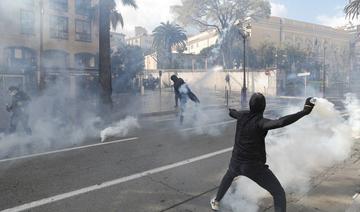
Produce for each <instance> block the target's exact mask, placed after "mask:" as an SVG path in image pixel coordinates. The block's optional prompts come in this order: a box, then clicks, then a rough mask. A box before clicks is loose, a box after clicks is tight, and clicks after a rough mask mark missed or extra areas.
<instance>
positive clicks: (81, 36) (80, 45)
mask: <svg viewBox="0 0 360 212" xmlns="http://www.w3.org/2000/svg"><path fill="white" fill-rule="evenodd" d="M96 3H97V0H2V1H0V27H1V29H2V30H1V31H0V64H1V66H0V71H1V72H8V73H12V72H14V73H15V72H28V71H39V70H40V69H41V68H42V69H44V70H45V71H49V72H51V71H54V70H57V71H59V70H62V71H65V70H72V69H74V70H78V69H96V68H97V64H96V55H97V53H98V48H99V45H98V43H99V42H98V40H99V35H98V23H97V21H96V20H94V21H92V20H91V19H90V8H91V7H92V6H93V5H95V4H96Z"/></svg>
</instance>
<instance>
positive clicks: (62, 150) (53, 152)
mask: <svg viewBox="0 0 360 212" xmlns="http://www.w3.org/2000/svg"><path fill="white" fill-rule="evenodd" d="M137 139H139V138H138V137H134V138H126V139H121V140H115V141H109V142H103V143H97V144H91V145H86V146H78V147H73V148H67V149H60V150H55V151H50V152H42V153H38V154H32V155H25V156H20V157H14V158H7V159H2V160H0V163H2V162H8V161H13V160H21V159H27V158H33V157H39V156H44V155H50V154H55V153H61V152H69V151H73V150H79V149H85V148H90V147H96V146H103V145H109V144H115V143H121V142H125V141H134V140H137Z"/></svg>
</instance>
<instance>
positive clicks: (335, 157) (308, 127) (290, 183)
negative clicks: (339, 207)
mask: <svg viewBox="0 0 360 212" xmlns="http://www.w3.org/2000/svg"><path fill="white" fill-rule="evenodd" d="M345 103H346V109H347V112H348V113H349V114H350V115H351V114H355V112H356V111H357V110H359V108H360V104H359V102H358V100H357V99H356V98H355V97H354V95H350V94H349V95H348V96H347V99H346V101H345ZM298 110H299V108H298V107H290V108H288V109H287V110H286V113H285V114H289V113H292V112H296V111H298ZM285 114H283V115H285ZM359 121H360V119H359V117H358V116H353V117H351V118H350V119H349V120H345V119H343V118H342V117H341V114H340V112H339V111H337V110H335V108H334V105H333V104H332V103H330V102H328V101H327V100H325V99H317V102H316V106H315V108H314V110H313V112H312V114H310V115H309V116H307V117H304V118H303V119H301V120H299V121H298V122H296V123H295V124H293V125H291V126H288V127H286V128H283V129H281V130H277V131H272V132H271V133H270V134H269V135H268V137H267V139H266V143H267V153H268V164H269V165H270V168H271V169H272V171H273V172H274V173H275V175H276V176H277V177H278V179H279V180H280V182H281V184H282V185H283V187H284V188H285V190H286V191H287V193H289V192H292V193H295V194H305V193H306V192H307V191H308V189H309V186H310V180H311V177H312V176H314V175H315V174H316V173H318V172H320V171H321V170H323V169H324V168H326V167H330V166H332V165H333V164H335V163H337V162H340V161H343V160H344V159H346V158H347V157H348V156H349V155H350V153H351V147H352V144H353V138H352V136H351V135H352V134H351V133H353V134H354V133H355V134H356V133H359V128H358V127H355V128H354V127H353V126H355V125H354V123H359ZM357 126H358V125H357ZM229 191H230V190H229ZM267 195H268V193H267V191H265V190H263V189H262V188H260V187H259V186H258V185H256V184H255V183H254V182H252V181H250V180H248V179H247V178H245V177H240V178H239V179H238V180H237V181H236V183H234V184H233V192H229V193H228V194H227V195H226V196H225V198H224V201H223V204H224V206H225V207H227V208H229V209H230V210H231V211H248V212H252V211H257V210H258V208H259V206H258V202H259V201H260V200H261V199H262V198H264V197H266V196H267Z"/></svg>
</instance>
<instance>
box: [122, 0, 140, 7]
mask: <svg viewBox="0 0 360 212" xmlns="http://www.w3.org/2000/svg"><path fill="white" fill-rule="evenodd" d="M122 4H123V5H125V6H132V7H133V8H135V9H136V8H138V6H137V4H136V2H135V0H122Z"/></svg>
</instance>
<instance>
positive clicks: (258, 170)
mask: <svg viewBox="0 0 360 212" xmlns="http://www.w3.org/2000/svg"><path fill="white" fill-rule="evenodd" d="M240 175H241V176H246V177H248V178H250V179H251V180H252V181H254V182H256V183H257V184H258V185H259V186H261V187H262V188H264V189H265V190H267V191H268V192H269V193H270V194H271V195H272V196H273V199H274V207H275V212H285V211H286V196H285V191H284V189H283V187H282V186H281V184H280V182H279V180H278V179H277V178H276V176H275V175H274V174H273V173H272V171H271V170H270V169H269V167H268V166H267V165H262V164H260V165H259V164H256V165H240V166H237V167H235V168H232V167H231V166H230V168H229V169H228V171H227V172H226V174H225V176H224V177H223V179H222V181H221V184H220V187H219V190H218V193H217V195H216V201H220V200H221V199H222V198H223V197H224V195H225V193H226V192H227V190H228V189H229V188H230V186H231V183H232V181H233V180H234V178H235V177H237V176H240Z"/></svg>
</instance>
